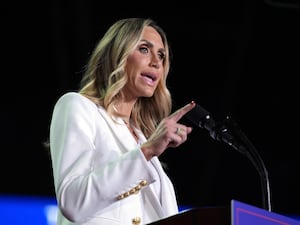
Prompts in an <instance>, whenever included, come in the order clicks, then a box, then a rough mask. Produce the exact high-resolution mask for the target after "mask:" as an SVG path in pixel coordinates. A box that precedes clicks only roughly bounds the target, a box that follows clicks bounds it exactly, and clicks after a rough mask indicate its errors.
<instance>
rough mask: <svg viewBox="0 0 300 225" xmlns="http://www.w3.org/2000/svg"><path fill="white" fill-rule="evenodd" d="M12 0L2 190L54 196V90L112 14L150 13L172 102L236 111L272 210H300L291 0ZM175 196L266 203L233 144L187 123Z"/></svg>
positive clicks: (176, 160)
mask: <svg viewBox="0 0 300 225" xmlns="http://www.w3.org/2000/svg"><path fill="white" fill-rule="evenodd" d="M108 4H111V6H108V5H107V4H103V2H101V1H58V0H56V1H40V2H25V1H20V2H16V1H11V2H10V3H9V4H8V3H6V4H5V5H4V6H3V7H2V11H3V12H2V17H3V18H2V26H1V36H2V38H1V39H2V46H1V50H2V51H1V53H2V59H1V62H2V63H1V64H2V66H1V72H2V77H1V79H2V81H1V84H2V88H1V92H2V95H1V96H2V99H1V117H0V118H1V119H2V122H1V130H2V135H1V146H2V147H1V150H2V154H1V163H0V170H1V186H0V194H13V195H32V196H54V187H53V180H52V173H51V164H50V158H49V155H48V152H47V151H46V150H45V149H44V148H43V144H42V143H43V142H44V141H45V140H47V138H48V131H49V130H48V129H49V124H50V118H51V113H52V109H53V106H54V104H55V102H56V100H57V99H58V97H59V96H60V95H61V94H63V93H65V92H67V91H70V90H76V89H77V87H78V83H79V80H80V78H81V75H82V69H83V67H84V65H85V63H86V62H87V59H88V56H89V54H90V52H91V51H92V49H93V48H94V46H95V44H96V42H97V41H98V40H99V38H101V36H102V35H103V34H104V32H105V31H106V29H107V28H108V27H109V26H110V25H111V24H112V23H113V22H114V21H116V20H117V19H120V18H124V17H136V16H141V17H151V18H153V19H155V20H156V21H157V22H158V23H159V24H160V25H161V26H162V27H163V28H164V30H165V31H166V33H167V36H168V38H169V42H170V45H171V48H172V51H173V62H172V69H171V73H170V76H169V80H168V84H169V87H170V89H171V92H172V93H173V99H174V110H175V109H176V108H179V107H181V106H182V105H184V104H186V103H187V102H189V101H191V100H195V101H196V102H197V103H198V104H199V105H201V106H202V107H204V108H206V109H207V110H208V111H209V112H211V114H212V115H213V116H214V118H215V120H216V121H222V120H223V119H224V118H225V117H226V116H227V115H229V116H231V117H232V118H234V120H235V121H236V122H237V124H238V125H239V127H240V128H241V129H242V131H243V132H244V133H245V134H246V135H247V137H248V138H249V140H251V142H252V143H253V144H254V146H255V148H256V149H257V151H258V152H259V154H260V156H261V158H262V159H263V161H264V163H265V166H266V168H267V171H268V174H269V179H270V187H271V203H272V209H273V211H274V212H278V213H283V214H291V215H294V214H297V215H300V206H299V205H300V204H299V202H300V194H299V190H300V184H299V178H300V174H299V171H300V165H299V163H300V160H299V158H298V155H299V153H298V150H299V146H298V139H299V135H298V123H299V118H298V117H299V116H298V113H296V108H298V96H299V87H298V76H299V72H300V68H299V62H300V61H299V50H300V43H299V38H300V34H299V22H300V6H299V4H298V3H296V2H292V1H284V0H282V1H279V0H278V1H255V0H241V1H231V2H229V1H207V2H205V3H203V2H201V1H200V2H198V3H197V4H191V3H189V2H185V3H180V4H179V3H176V2H174V3H166V4H171V5H169V6H168V7H162V6H161V4H162V2H158V3H157V2H151V1H150V2H138V3H129V2H126V3H124V5H120V4H119V3H112V2H108ZM161 159H162V160H163V161H165V162H167V163H168V168H169V169H168V170H167V172H168V173H169V175H170V177H171V179H172V180H173V181H174V184H175V187H176V191H177V194H178V200H179V203H180V204H181V205H187V206H200V207H202V206H219V205H228V204H229V203H230V200H231V199H236V200H240V201H243V202H245V203H249V204H252V205H256V206H258V207H262V201H263V199H262V188H261V180H260V175H259V173H258V171H257V170H256V168H255V167H254V166H253V164H252V163H251V162H250V160H249V159H248V158H247V157H245V156H244V155H242V154H240V153H239V152H237V151H235V150H233V148H231V147H230V146H227V145H225V144H224V143H222V142H218V141H215V140H213V139H212V138H211V137H210V136H209V134H208V132H207V131H206V130H203V129H194V131H193V132H192V134H191V135H190V137H189V141H188V142H186V143H185V144H184V145H182V146H181V147H179V148H177V149H168V151H167V152H165V153H164V154H163V155H162V157H161Z"/></svg>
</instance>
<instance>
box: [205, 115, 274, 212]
mask: <svg viewBox="0 0 300 225" xmlns="http://www.w3.org/2000/svg"><path fill="white" fill-rule="evenodd" d="M232 131H233V133H234V134H235V136H234V135H233V133H232ZM210 135H211V137H212V138H213V139H215V140H218V141H223V142H225V143H227V144H228V145H229V146H231V147H233V148H234V149H235V150H237V151H239V152H240V153H242V154H243V155H245V156H246V157H248V159H249V160H250V161H251V163H252V164H253V165H254V167H255V168H256V170H257V171H258V173H259V175H260V180H261V188H262V200H263V208H264V209H266V210H268V211H270V212H271V210H272V207H271V194H270V182H269V177H268V171H267V169H266V166H265V164H264V161H263V160H262V158H261V156H260V155H259V153H258V151H257V150H256V148H255V146H254V145H253V144H252V143H251V141H250V140H249V139H248V138H247V136H246V135H245V134H244V132H242V130H241V129H240V128H239V127H238V125H237V123H235V122H234V121H233V120H232V119H231V118H230V117H228V116H227V117H226V119H225V120H224V121H223V122H222V123H221V124H217V125H216V126H215V127H214V128H213V129H211V130H210ZM236 135H237V136H238V138H239V140H237V138H236Z"/></svg>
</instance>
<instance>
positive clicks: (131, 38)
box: [79, 18, 172, 138]
mask: <svg viewBox="0 0 300 225" xmlns="http://www.w3.org/2000/svg"><path fill="white" fill-rule="evenodd" d="M146 26H151V27H153V28H154V29H155V30H156V31H157V32H158V33H159V34H160V36H161V38H162V41H163V44H164V47H165V51H166V52H165V59H164V61H163V67H164V74H163V77H162V79H160V81H159V84H158V86H157V88H156V90H155V92H154V94H153V96H151V97H141V98H139V99H138V100H137V102H136V103H135V105H134V107H133V110H132V113H131V121H132V122H133V124H134V126H136V127H138V128H139V129H141V131H142V132H143V133H144V135H145V136H146V137H147V138H148V137H149V136H150V135H151V134H152V133H153V131H154V130H155V128H156V126H157V125H158V124H159V122H160V121H161V120H162V119H163V118H164V117H166V116H168V115H169V114H170V112H171V107H172V99H171V95H170V92H169V90H168V88H167V85H166V80H167V76H168V74H169V69H170V48H169V44H168V41H167V37H166V34H165V32H164V31H163V30H162V28H161V27H159V26H158V25H157V24H156V22H155V21H153V20H152V19H149V18H146V19H144V18H126V19H121V20H118V21H116V22H115V23H114V24H113V25H112V26H111V27H110V28H109V29H108V30H107V32H106V33H105V34H104V36H103V37H102V38H101V39H100V41H99V42H98V43H97V45H96V47H95V49H94V51H93V52H92V54H91V56H90V59H89V61H88V63H87V65H86V69H85V72H84V74H83V77H82V80H81V82H80V89H79V93H81V94H83V95H85V96H87V97H89V98H90V99H92V100H93V101H94V102H95V103H96V104H99V105H101V106H102V107H104V108H105V109H106V110H107V112H108V114H109V115H110V116H112V115H117V116H122V115H118V113H117V112H116V111H115V110H114V106H115V105H118V101H119V100H121V99H122V92H121V90H122V88H123V87H124V86H125V84H126V82H127V80H128V77H127V74H126V72H125V66H126V63H127V58H128V56H129V54H130V53H131V52H132V51H133V50H134V49H135V48H136V46H137V45H138V44H139V42H140V40H141V36H142V32H143V29H144V27H146Z"/></svg>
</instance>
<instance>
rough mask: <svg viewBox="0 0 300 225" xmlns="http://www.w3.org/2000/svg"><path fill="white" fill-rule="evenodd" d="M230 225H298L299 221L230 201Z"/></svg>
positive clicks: (299, 224)
mask: <svg viewBox="0 0 300 225" xmlns="http://www.w3.org/2000/svg"><path fill="white" fill-rule="evenodd" d="M231 208H232V209H231V213H232V215H231V217H232V219H231V222H232V225H254V224H255V225H300V221H299V220H296V219H293V218H290V217H287V216H283V215H280V214H278V213H274V212H270V211H268V210H265V209H261V208H258V207H255V206H253V205H248V204H246V203H243V202H239V201H236V200H232V201H231Z"/></svg>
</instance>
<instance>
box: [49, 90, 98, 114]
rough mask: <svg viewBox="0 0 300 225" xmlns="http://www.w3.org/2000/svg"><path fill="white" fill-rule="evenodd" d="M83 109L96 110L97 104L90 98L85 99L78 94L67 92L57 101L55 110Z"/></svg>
mask: <svg viewBox="0 0 300 225" xmlns="http://www.w3.org/2000/svg"><path fill="white" fill-rule="evenodd" d="M61 107H62V108H69V109H72V108H73V109H74V108H82V109H84V108H85V109H89V110H90V109H92V108H94V109H96V108H97V107H96V104H95V103H93V102H92V101H91V100H89V99H88V98H86V97H84V96H83V95H81V94H80V93H78V92H67V93H65V94H63V95H62V96H60V98H59V99H58V100H57V102H56V105H55V108H61Z"/></svg>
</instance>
